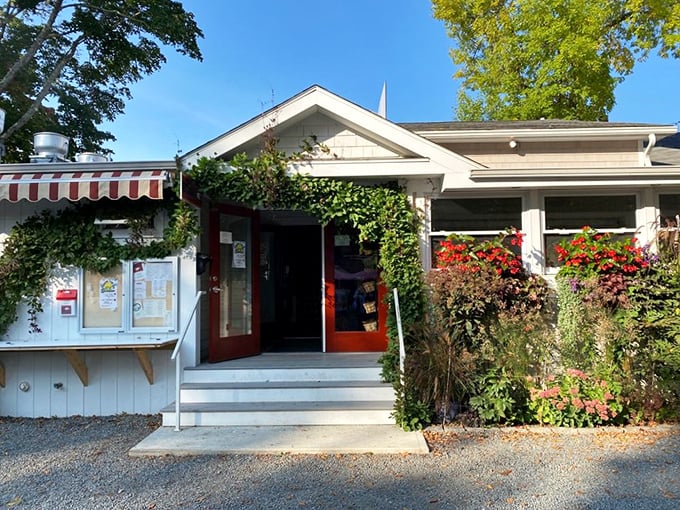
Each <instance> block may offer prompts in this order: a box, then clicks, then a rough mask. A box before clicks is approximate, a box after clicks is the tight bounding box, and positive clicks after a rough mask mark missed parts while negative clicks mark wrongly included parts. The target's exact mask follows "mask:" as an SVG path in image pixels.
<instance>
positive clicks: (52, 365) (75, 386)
mask: <svg viewBox="0 0 680 510" xmlns="http://www.w3.org/2000/svg"><path fill="white" fill-rule="evenodd" d="M80 354H81V356H83V358H84V359H85V362H86V364H87V368H88V375H89V384H88V386H86V387H85V386H83V385H82V383H81V382H80V379H79V378H78V376H77V375H76V373H75V372H74V371H73V369H72V368H71V366H70V365H69V363H68V361H67V360H66V357H65V356H64V354H63V353H62V352H54V351H51V352H3V353H0V359H1V360H2V362H3V364H4V365H5V370H6V377H7V379H6V383H7V384H6V386H5V388H0V416H23V417H31V418H37V417H49V416H59V417H64V416H74V415H83V416H93V415H98V416H108V415H113V414H120V413H141V414H151V413H157V412H158V411H159V410H160V409H161V408H162V407H163V406H166V405H168V404H169V403H170V402H172V401H173V400H174V389H175V379H174V377H175V371H174V364H173V363H172V362H171V361H170V354H171V351H169V350H156V351H149V357H150V359H151V363H152V365H153V370H154V384H153V385H150V384H149V382H148V381H147V379H146V376H145V375H144V372H143V371H142V368H141V367H140V365H139V362H138V361H137V358H136V356H135V355H134V353H133V352H132V351H81V353H80ZM21 382H27V383H28V384H29V385H30V390H29V391H27V392H23V391H21V390H19V383H21ZM58 383H61V384H62V387H61V388H55V387H54V385H55V384H58Z"/></svg>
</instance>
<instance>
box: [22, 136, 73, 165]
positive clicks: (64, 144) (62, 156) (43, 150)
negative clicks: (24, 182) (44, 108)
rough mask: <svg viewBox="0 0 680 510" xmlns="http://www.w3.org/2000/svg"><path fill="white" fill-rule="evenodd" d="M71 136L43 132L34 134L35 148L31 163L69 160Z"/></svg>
mask: <svg viewBox="0 0 680 510" xmlns="http://www.w3.org/2000/svg"><path fill="white" fill-rule="evenodd" d="M68 144H69V138H68V137H67V136H64V135H62V134H59V133H50V132H46V131H45V132H41V133H35V134H34V135H33V149H34V151H35V154H33V155H31V163H56V162H58V161H68V160H67V159H66V154H67V153H68Z"/></svg>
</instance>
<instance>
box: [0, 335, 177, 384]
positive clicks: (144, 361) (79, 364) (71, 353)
mask: <svg viewBox="0 0 680 510" xmlns="http://www.w3.org/2000/svg"><path fill="white" fill-rule="evenodd" d="M176 343H177V339H176V338H175V339H172V340H167V341H165V342H159V343H154V344H150V343H138V344H92V345H20V344H8V343H6V342H5V343H2V344H0V353H2V352H27V351H32V352H35V351H61V352H63V353H64V356H66V359H67V360H68V362H69V364H70V365H71V368H73V371H74V372H75V373H76V374H77V375H78V378H79V379H80V382H81V383H83V386H87V385H88V382H89V379H88V372H87V365H86V363H85V359H84V358H83V357H82V356H81V355H80V352H79V351H119V350H132V351H133V352H134V353H135V356H136V357H137V361H139V365H140V366H141V367H142V370H143V371H144V375H145V376H146V379H147V381H149V384H153V365H152V364H151V359H150V358H149V354H148V351H151V350H156V349H170V348H172V347H174V345H175V344H176ZM5 380H6V379H5V365H4V364H3V363H2V361H0V387H2V388H4V387H5Z"/></svg>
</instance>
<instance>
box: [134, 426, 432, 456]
mask: <svg viewBox="0 0 680 510" xmlns="http://www.w3.org/2000/svg"><path fill="white" fill-rule="evenodd" d="M281 453H290V454H358V453H373V454H403V453H411V454H426V453H429V449H428V446H427V443H426V442H425V438H424V437H423V434H422V433H420V432H404V431H403V430H401V429H399V428H398V427H397V426H396V425H295V426H274V427H272V426H261V427H251V426H240V427H187V428H183V429H182V430H180V431H179V432H177V431H175V429H174V428H173V427H160V428H159V429H158V430H156V431H155V432H152V433H151V435H149V436H148V437H147V438H146V439H144V440H142V441H141V442H140V443H139V444H138V445H136V446H134V447H133V448H132V449H131V450H130V451H129V455H131V456H135V457H141V456H161V455H175V456H186V455H222V454H281Z"/></svg>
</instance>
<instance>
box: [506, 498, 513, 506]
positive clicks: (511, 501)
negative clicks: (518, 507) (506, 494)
mask: <svg viewBox="0 0 680 510" xmlns="http://www.w3.org/2000/svg"><path fill="white" fill-rule="evenodd" d="M505 502H506V503H508V504H510V505H512V504H513V503H514V502H515V500H514V499H513V498H506V499H505Z"/></svg>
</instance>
